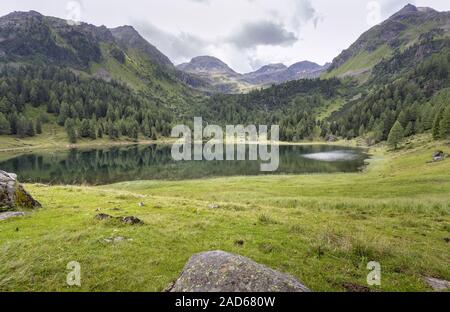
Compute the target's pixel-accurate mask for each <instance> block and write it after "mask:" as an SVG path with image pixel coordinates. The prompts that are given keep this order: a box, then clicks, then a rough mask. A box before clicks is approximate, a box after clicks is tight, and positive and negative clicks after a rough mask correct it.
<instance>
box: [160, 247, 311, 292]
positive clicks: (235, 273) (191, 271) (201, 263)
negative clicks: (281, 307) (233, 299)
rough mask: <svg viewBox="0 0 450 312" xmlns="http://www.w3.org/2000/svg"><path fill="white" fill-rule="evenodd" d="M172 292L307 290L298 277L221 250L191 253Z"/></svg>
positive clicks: (171, 289)
mask: <svg viewBox="0 0 450 312" xmlns="http://www.w3.org/2000/svg"><path fill="white" fill-rule="evenodd" d="M169 291H171V292H309V291H310V290H309V289H308V288H306V287H305V286H304V285H302V284H301V283H300V282H299V281H298V280H296V279H295V278H293V277H292V276H289V275H287V274H284V273H281V272H278V271H275V270H272V269H270V268H268V267H266V266H264V265H261V264H258V263H256V262H254V261H252V260H250V259H248V258H245V257H242V256H238V255H233V254H230V253H226V252H223V251H210V252H205V253H200V254H196V255H194V256H192V257H191V258H190V259H189V261H188V263H187V264H186V266H185V267H184V269H183V272H182V273H181V276H180V277H179V278H178V280H177V281H176V282H175V283H174V285H173V286H172V287H171V288H170V289H169Z"/></svg>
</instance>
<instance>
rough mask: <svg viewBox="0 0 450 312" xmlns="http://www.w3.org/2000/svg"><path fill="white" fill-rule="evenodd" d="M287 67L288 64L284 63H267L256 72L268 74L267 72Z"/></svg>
mask: <svg viewBox="0 0 450 312" xmlns="http://www.w3.org/2000/svg"><path fill="white" fill-rule="evenodd" d="M285 69H287V66H286V65H284V64H281V63H278V64H269V65H265V66H263V67H261V68H260V69H258V70H257V71H255V72H254V73H256V74H266V73H273V72H277V71H280V70H285Z"/></svg>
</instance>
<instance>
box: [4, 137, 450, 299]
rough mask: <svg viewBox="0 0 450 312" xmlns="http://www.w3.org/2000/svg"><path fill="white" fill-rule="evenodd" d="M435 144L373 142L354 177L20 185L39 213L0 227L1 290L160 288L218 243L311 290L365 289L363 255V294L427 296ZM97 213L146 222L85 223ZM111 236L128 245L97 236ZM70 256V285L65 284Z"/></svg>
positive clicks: (435, 250)
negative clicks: (374, 277) (74, 275)
mask: <svg viewBox="0 0 450 312" xmlns="http://www.w3.org/2000/svg"><path fill="white" fill-rule="evenodd" d="M436 149H443V150H445V151H447V152H448V151H449V150H450V146H449V144H448V143H444V142H440V143H435V142H432V141H431V140H430V139H429V137H428V136H422V137H419V138H417V139H416V140H413V141H411V142H409V143H408V144H406V145H405V146H404V147H403V149H401V150H400V151H396V152H386V151H385V150H384V149H383V148H377V149H373V150H372V152H373V153H374V156H373V158H372V159H371V161H370V165H369V167H368V168H367V170H366V171H365V172H363V173H354V174H327V175H304V176H295V175H293V176H267V177H265V176H263V177H233V178H218V179H207V180H195V181H179V182H166V181H135V182H126V183H120V184H115V185H109V186H102V187H88V186H45V185H26V188H27V189H28V190H29V191H30V192H31V193H32V194H33V195H34V196H35V197H36V198H37V199H38V200H40V201H41V202H42V204H43V207H44V208H42V209H39V210H37V211H35V212H32V213H30V214H29V215H28V216H27V217H24V218H19V219H10V220H7V221H3V222H1V223H0V263H1V264H2V265H1V266H0V290H2V291H161V290H163V289H164V288H165V287H166V286H167V285H168V284H169V283H170V282H171V281H173V280H174V279H176V278H177V276H178V275H179V273H180V272H181V270H182V268H183V266H184V264H185V262H186V261H187V260H188V258H189V257H190V256H191V255H192V254H194V253H197V252H202V251H207V250H217V249H220V250H225V251H228V252H233V253H238V254H241V255H244V256H247V257H250V258H252V259H253V260H255V261H257V262H260V263H263V264H266V265H268V266H270V267H272V268H274V269H277V270H281V271H283V272H286V273H289V274H292V275H293V276H295V277H297V278H299V279H300V280H301V281H302V282H303V283H304V284H305V285H307V286H308V287H310V288H311V289H313V290H315V291H342V290H344V287H343V284H344V283H353V284H358V285H362V286H364V285H366V276H367V274H368V273H369V272H368V271H367V269H366V265H367V263H368V262H369V261H378V262H380V264H381V267H382V285H381V287H373V290H381V291H424V290H425V291H426V290H429V288H428V287H427V286H426V284H424V282H423V281H422V279H421V277H422V276H432V277H436V278H443V279H447V280H450V270H449V267H448V263H449V260H450V259H449V254H448V247H449V245H448V243H447V242H446V241H445V238H448V237H450V218H449V212H450V195H449V194H450V174H449V172H450V160H445V161H443V162H439V163H427V161H428V160H430V158H431V154H432V152H433V151H435V150H436ZM140 202H144V203H145V206H144V207H139V205H138V204H139V203H140ZM210 204H218V205H219V208H218V209H210V208H208V205H210ZM115 208H118V209H120V210H117V209H115ZM100 212H102V213H108V214H111V215H114V216H128V215H135V216H137V217H139V218H141V219H142V220H143V221H144V222H145V225H142V226H123V225H121V224H118V223H117V222H109V221H106V222H102V221H96V220H94V216H95V215H96V214H98V213H100ZM114 236H123V237H126V238H131V239H132V241H125V242H120V243H113V244H110V243H106V242H105V241H104V239H105V238H107V237H114ZM237 240H243V241H244V245H243V246H240V245H239V244H236V243H235V242H236V241H237ZM70 261H78V262H80V264H81V271H82V281H81V282H82V287H81V288H76V287H75V288H73V287H69V286H67V285H66V284H65V281H66V274H67V273H68V272H69V271H68V270H67V269H66V265H67V263H68V262H70Z"/></svg>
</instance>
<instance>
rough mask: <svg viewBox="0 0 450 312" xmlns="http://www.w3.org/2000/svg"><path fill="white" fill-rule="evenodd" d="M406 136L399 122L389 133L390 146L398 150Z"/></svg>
mask: <svg viewBox="0 0 450 312" xmlns="http://www.w3.org/2000/svg"><path fill="white" fill-rule="evenodd" d="M403 136H404V130H403V127H402V125H401V124H400V122H399V121H398V120H397V121H396V122H395V124H394V126H393V127H392V129H391V131H390V132H389V136H388V141H387V143H388V146H389V147H391V148H393V149H397V147H398V145H399V144H400V142H401V141H402V139H403Z"/></svg>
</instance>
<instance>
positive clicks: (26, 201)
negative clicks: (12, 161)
mask: <svg viewBox="0 0 450 312" xmlns="http://www.w3.org/2000/svg"><path fill="white" fill-rule="evenodd" d="M18 207H22V208H29V209H34V208H39V207H41V204H40V203H39V202H38V201H36V200H35V199H34V198H33V197H31V195H30V194H28V192H27V191H25V189H24V188H23V186H22V185H20V184H19V182H18V181H17V175H15V174H14V173H8V172H5V171H2V170H0V211H2V210H3V211H4V210H6V211H8V210H14V209H16V208H18Z"/></svg>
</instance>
